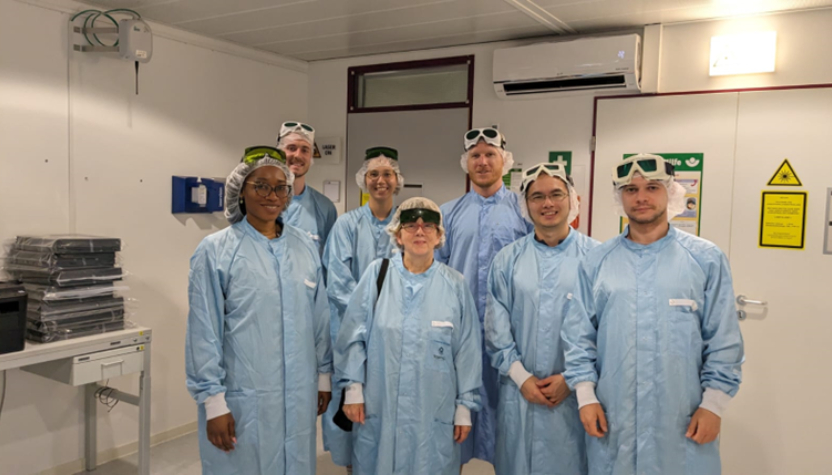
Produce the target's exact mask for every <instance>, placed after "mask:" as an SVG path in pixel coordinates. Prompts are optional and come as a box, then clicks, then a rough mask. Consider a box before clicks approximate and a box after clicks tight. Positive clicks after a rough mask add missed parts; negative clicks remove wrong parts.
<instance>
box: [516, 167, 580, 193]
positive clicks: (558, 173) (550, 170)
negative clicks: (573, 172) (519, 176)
mask: <svg viewBox="0 0 832 475" xmlns="http://www.w3.org/2000/svg"><path fill="white" fill-rule="evenodd" d="M541 173H545V174H547V175H549V176H551V177H557V178H560V179H561V180H563V181H564V182H566V183H567V184H570V185H571V184H572V179H571V178H570V177H569V175H567V174H566V167H565V166H564V165H563V164H562V163H539V164H537V165H535V166H533V167H531V168H527V169H526V171H524V172H523V181H522V182H521V183H520V193H525V192H526V188H527V187H528V186H529V184H531V182H533V181H535V180H537V177H539V176H540V174H541Z"/></svg>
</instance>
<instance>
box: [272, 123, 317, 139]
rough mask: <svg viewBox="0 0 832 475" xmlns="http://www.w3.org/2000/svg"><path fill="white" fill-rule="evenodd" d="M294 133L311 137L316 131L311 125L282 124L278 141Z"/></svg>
mask: <svg viewBox="0 0 832 475" xmlns="http://www.w3.org/2000/svg"><path fill="white" fill-rule="evenodd" d="M293 132H299V133H300V134H301V135H304V136H309V135H310V134H314V133H315V129H313V128H312V126H311V125H309V124H304V123H303V122H284V123H282V124H280V134H279V135H278V136H277V139H278V140H280V139H282V138H283V137H285V136H287V135H289V134H291V133H293Z"/></svg>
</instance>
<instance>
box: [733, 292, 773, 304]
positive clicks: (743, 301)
mask: <svg viewBox="0 0 832 475" xmlns="http://www.w3.org/2000/svg"><path fill="white" fill-rule="evenodd" d="M737 304H739V305H761V306H766V305H768V302H766V301H765V300H751V299H749V298H748V297H746V296H745V295H737Z"/></svg>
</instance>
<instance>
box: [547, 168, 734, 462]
mask: <svg viewBox="0 0 832 475" xmlns="http://www.w3.org/2000/svg"><path fill="white" fill-rule="evenodd" d="M674 175H675V174H674V168H673V166H672V165H671V164H670V163H668V162H666V161H665V160H664V159H662V157H659V156H656V155H647V154H641V155H636V156H633V157H629V158H627V159H625V160H624V161H623V162H621V163H620V164H619V165H617V166H616V167H614V169H613V185H614V192H615V198H616V202H617V204H618V205H619V206H618V208H619V213H620V214H621V215H622V216H626V217H627V218H628V219H629V226H627V228H626V229H625V230H624V232H623V233H622V234H621V235H619V236H618V237H616V238H613V239H611V240H609V241H607V242H606V243H604V244H602V245H601V246H599V247H596V248H595V249H593V250H591V251H590V252H589V253H588V254H587V256H586V258H585V260H584V261H583V263H582V264H581V266H580V269H579V272H578V284H577V286H576V290H575V295H574V298H573V299H572V302H571V305H570V306H569V310H568V312H567V317H566V322H565V324H564V328H563V331H562V332H561V335H562V337H563V340H564V343H565V345H566V373H565V375H566V382H567V383H568V384H569V387H570V388H573V389H574V390H575V392H576V394H577V397H578V405H579V407H580V417H581V422H582V423H583V426H584V429H585V430H586V432H587V433H588V434H589V435H590V436H592V437H589V438H588V440H587V456H588V462H589V473H590V474H599V475H601V474H613V473H615V474H620V475H629V474H636V473H638V474H645V475H660V474H668V473H696V474H719V473H720V472H721V467H720V459H719V446H718V442H715V440H716V438H717V436H718V435H719V432H720V424H721V417H722V415H723V414H724V412H725V410H726V408H727V406H728V404H729V402H730V401H731V398H732V397H733V396H734V395H735V394H736V393H737V390H738V389H739V385H740V382H741V379H742V372H741V365H742V363H743V361H744V356H743V341H742V336H741V335H740V328H739V323H738V321H737V313H736V307H735V306H734V289H733V286H732V283H731V269H730V267H729V265H728V260H727V259H726V258H725V254H723V253H722V251H720V250H719V248H718V247H716V246H715V245H714V244H713V243H711V242H708V241H706V240H704V239H701V238H698V237H696V236H693V235H691V234H687V233H685V232H682V231H678V230H676V229H675V228H674V227H672V226H670V224H669V221H670V220H671V219H673V217H675V216H677V215H679V214H680V213H681V212H682V211H683V210H684V208H685V190H684V188H683V187H682V186H681V185H680V184H678V183H677V182H676V181H675V178H674Z"/></svg>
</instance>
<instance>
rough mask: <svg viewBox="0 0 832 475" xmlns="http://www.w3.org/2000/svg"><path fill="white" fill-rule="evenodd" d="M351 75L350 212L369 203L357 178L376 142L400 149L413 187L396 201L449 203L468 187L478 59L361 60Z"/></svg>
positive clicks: (407, 187)
mask: <svg viewBox="0 0 832 475" xmlns="http://www.w3.org/2000/svg"><path fill="white" fill-rule="evenodd" d="M347 74H349V76H350V78H349V95H348V96H349V106H348V115H347V177H346V183H347V186H346V197H347V203H346V204H347V210H348V211H349V210H351V209H354V208H357V207H358V206H360V205H361V204H362V193H361V191H360V189H359V188H358V184H357V183H356V181H355V178H354V177H355V174H356V172H357V171H358V170H359V169H360V168H361V165H362V164H363V161H364V152H365V150H367V149H368V148H370V147H375V146H387V147H393V148H395V149H397V150H398V152H399V166H400V167H401V170H402V174H403V175H404V178H405V187H404V188H403V189H402V191H401V192H400V193H399V195H398V196H397V197H396V198H395V203H396V204H398V203H400V202H402V201H404V200H405V199H407V198H410V197H413V196H425V197H427V198H430V199H432V200H433V201H435V202H436V203H437V204H439V205H441V204H442V203H444V202H446V201H449V200H451V199H454V198H457V197H459V196H460V195H462V194H463V193H465V184H466V174H465V172H464V171H463V170H462V168H461V167H460V157H461V155H462V136H463V135H464V134H465V132H466V131H467V130H468V129H469V128H470V124H471V110H472V109H471V108H472V105H473V90H474V89H473V77H474V57H473V56H458V57H453V58H442V59H432V60H426V61H412V62H406V63H392V64H377V65H372V66H360V67H354V68H350V69H349V70H348V73H347Z"/></svg>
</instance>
